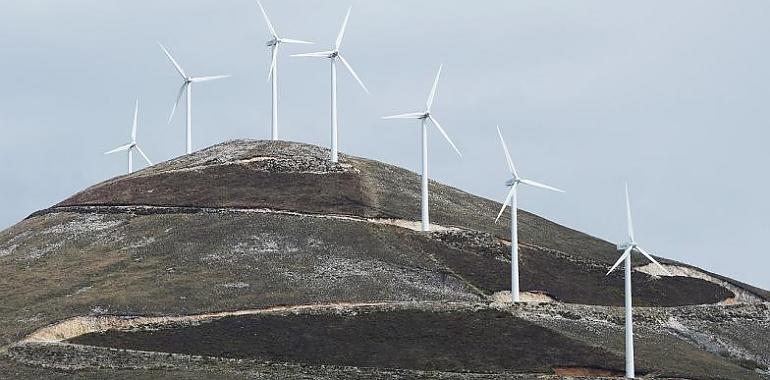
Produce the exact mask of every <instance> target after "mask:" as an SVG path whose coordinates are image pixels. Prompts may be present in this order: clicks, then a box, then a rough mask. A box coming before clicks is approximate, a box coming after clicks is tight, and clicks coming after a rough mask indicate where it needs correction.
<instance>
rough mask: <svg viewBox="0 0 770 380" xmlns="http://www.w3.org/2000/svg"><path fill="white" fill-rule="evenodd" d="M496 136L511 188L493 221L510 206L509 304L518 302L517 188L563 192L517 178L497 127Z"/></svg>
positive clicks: (517, 174)
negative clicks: (526, 187) (527, 186)
mask: <svg viewBox="0 0 770 380" xmlns="http://www.w3.org/2000/svg"><path fill="white" fill-rule="evenodd" d="M497 135H498V136H499V137H500V144H502V145H503V152H505V161H506V162H507V163H508V170H510V171H511V175H512V177H511V179H509V180H507V181H505V186H508V187H510V188H511V190H510V191H508V196H506V197H505V201H504V202H503V207H502V208H501V209H500V212H499V213H498V214H497V219H495V223H497V221H498V220H500V216H502V215H503V211H505V206H507V205H508V203H510V204H511V302H519V299H520V297H519V231H518V228H519V227H518V224H519V216H518V213H517V210H518V202H519V201H518V187H519V185H520V184H524V185H529V186H533V187H538V188H541V189H546V190H551V191H556V192H559V193H563V192H564V190H560V189H557V188H555V187H551V186H548V185H544V184H542V183H539V182H535V181H533V180H529V179H525V178H521V177H519V173H518V172H517V171H516V166H515V165H514V164H513V160H512V159H511V154H510V153H509V152H508V146H507V145H505V139H503V133H502V132H501V131H500V127H499V126H498V127H497Z"/></svg>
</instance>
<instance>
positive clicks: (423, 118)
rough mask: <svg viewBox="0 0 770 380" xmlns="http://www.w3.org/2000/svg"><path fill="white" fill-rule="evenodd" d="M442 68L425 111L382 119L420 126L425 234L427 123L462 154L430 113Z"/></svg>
mask: <svg viewBox="0 0 770 380" xmlns="http://www.w3.org/2000/svg"><path fill="white" fill-rule="evenodd" d="M442 68H443V65H441V66H439V68H438V73H436V79H435V80H434V81H433V87H432V88H431V90H430V95H428V102H427V104H426V107H425V111H423V112H412V113H405V114H400V115H394V116H385V117H383V119H417V120H420V125H421V128H422V231H425V232H427V231H430V218H429V216H428V208H429V204H428V121H430V122H431V123H432V124H433V125H434V126H435V127H436V129H438V131H439V132H441V134H442V135H443V136H444V138H445V139H446V141H447V142H449V145H451V146H452V149H454V150H455V152H457V154H458V155H459V156H460V157H461V158H462V156H463V155H462V153H460V150H459V149H457V146H456V145H455V143H453V142H452V139H450V138H449V135H447V134H446V132H445V131H444V128H441V124H439V122H438V120H436V118H434V117H433V114H432V113H431V108H432V107H433V99H434V98H435V97H436V87H438V80H439V78H440V77H441V69H442Z"/></svg>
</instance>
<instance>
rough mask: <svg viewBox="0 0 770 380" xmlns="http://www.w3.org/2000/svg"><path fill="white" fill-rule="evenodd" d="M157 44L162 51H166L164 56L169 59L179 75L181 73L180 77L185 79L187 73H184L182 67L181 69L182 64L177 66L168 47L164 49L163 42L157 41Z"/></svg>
mask: <svg viewBox="0 0 770 380" xmlns="http://www.w3.org/2000/svg"><path fill="white" fill-rule="evenodd" d="M158 46H160V48H161V49H163V52H164V53H166V57H168V59H169V61H171V63H172V64H173V65H174V67H176V71H178V72H179V75H181V76H182V78H184V79H185V80H186V79H187V74H185V72H184V69H182V66H179V64H178V63H177V62H176V60H175V59H174V57H173V56H172V55H171V53H169V51H168V49H166V47H165V46H163V44H161V43H160V42H158Z"/></svg>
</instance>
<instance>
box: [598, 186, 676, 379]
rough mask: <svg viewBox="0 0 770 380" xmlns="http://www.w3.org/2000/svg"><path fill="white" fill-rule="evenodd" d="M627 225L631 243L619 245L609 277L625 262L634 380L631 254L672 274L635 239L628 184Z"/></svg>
mask: <svg viewBox="0 0 770 380" xmlns="http://www.w3.org/2000/svg"><path fill="white" fill-rule="evenodd" d="M626 223H627V226H628V239H629V241H628V242H627V243H624V244H621V245H618V250H622V251H623V254H622V255H621V256H620V259H618V261H617V262H616V263H615V265H613V266H612V268H610V270H609V272H607V275H609V274H610V273H612V271H614V270H615V268H617V267H618V265H620V263H621V262H623V261H625V264H626V265H625V283H626V284H625V291H626V300H625V301H626V302H625V303H626V305H625V306H626V307H625V312H626V377H627V378H629V379H633V378H634V377H635V374H634V321H633V310H632V308H633V304H632V302H631V253H632V252H633V251H634V250H636V251H638V252H639V253H641V254H642V255H644V257H646V258H647V259H649V260H650V261H652V262H653V263H655V265H657V266H658V267H659V268H660V269H661V270H663V272H664V273H667V274H668V275H671V273H670V272H669V271H668V270H666V268H664V267H663V266H662V265H660V263H659V262H657V261H656V260H655V259H654V258H652V256H651V255H650V254H649V253H647V251H645V250H644V249H642V247H640V246H639V245H638V244H637V243H636V240H635V239H634V224H633V221H632V220H631V201H630V200H629V197H628V184H626Z"/></svg>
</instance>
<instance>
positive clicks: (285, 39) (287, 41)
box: [278, 38, 313, 45]
mask: <svg viewBox="0 0 770 380" xmlns="http://www.w3.org/2000/svg"><path fill="white" fill-rule="evenodd" d="M278 41H281V42H285V43H287V44H301V45H313V42H310V41H303V40H295V39H291V38H279V39H278Z"/></svg>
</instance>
